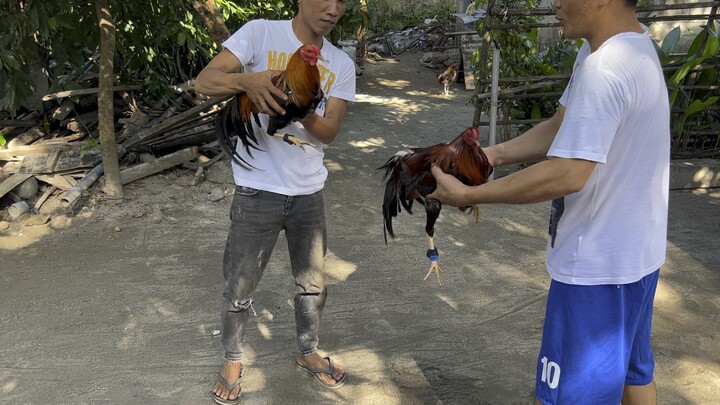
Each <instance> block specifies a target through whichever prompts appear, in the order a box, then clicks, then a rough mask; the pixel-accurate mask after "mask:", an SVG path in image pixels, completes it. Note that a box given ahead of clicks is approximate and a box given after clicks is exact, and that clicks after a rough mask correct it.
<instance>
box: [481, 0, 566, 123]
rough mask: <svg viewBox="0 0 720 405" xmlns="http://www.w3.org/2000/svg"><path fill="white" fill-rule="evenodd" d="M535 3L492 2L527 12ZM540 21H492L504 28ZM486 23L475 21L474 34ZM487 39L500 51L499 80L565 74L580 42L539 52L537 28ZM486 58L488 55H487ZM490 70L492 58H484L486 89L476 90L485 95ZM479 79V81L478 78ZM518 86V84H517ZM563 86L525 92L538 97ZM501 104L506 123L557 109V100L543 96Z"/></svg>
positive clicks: (524, 0) (497, 33)
mask: <svg viewBox="0 0 720 405" xmlns="http://www.w3.org/2000/svg"><path fill="white" fill-rule="evenodd" d="M539 3H540V2H539V1H538V0H506V1H502V2H496V3H495V6H496V7H498V8H512V9H518V8H525V9H531V8H535V7H537V6H538V5H539ZM475 6H476V7H485V6H487V0H477V1H476V2H475ZM539 20H540V18H539V17H537V16H506V17H499V18H498V17H496V18H495V19H494V20H493V21H494V23H504V24H532V23H537V22H538V21H539ZM485 24H486V20H485V19H481V20H479V21H478V32H481V33H482V32H484V30H485ZM490 39H491V41H492V42H493V44H494V45H495V46H496V47H497V48H498V49H499V50H500V58H501V62H500V77H528V76H545V75H558V74H569V73H570V72H572V66H573V63H574V61H575V56H576V55H577V50H578V49H579V45H580V42H570V41H559V42H556V43H554V44H552V45H550V46H549V47H548V48H547V49H545V50H542V51H539V48H538V30H537V28H527V29H497V30H492V31H491V32H490ZM479 54H480V52H479V50H478V51H475V53H474V55H473V62H475V65H476V66H478V65H477V64H478V63H479V62H480V61H479ZM490 55H492V54H491V53H490ZM491 66H492V56H490V57H489V58H488V65H487V67H486V72H487V77H486V78H485V79H486V81H485V83H486V87H485V88H481V89H478V91H479V92H485V91H487V89H488V88H489V79H490V72H491V71H492V69H491ZM479 79H481V78H479ZM518 85H522V84H518ZM562 87H563V85H562V84H559V85H556V86H553V87H550V88H543V89H535V90H528V91H527V93H530V94H532V93H541V92H547V91H552V90H555V91H561V90H562ZM503 104H504V107H505V108H504V111H505V112H506V113H507V114H509V116H506V117H505V118H506V119H529V118H533V119H537V118H542V117H548V116H550V115H552V113H553V112H554V111H555V108H556V107H557V97H553V96H546V97H538V98H519V99H513V100H509V101H507V102H505V103H503ZM489 109H490V105H489V103H484V104H483V105H482V110H483V112H484V113H488V112H489Z"/></svg>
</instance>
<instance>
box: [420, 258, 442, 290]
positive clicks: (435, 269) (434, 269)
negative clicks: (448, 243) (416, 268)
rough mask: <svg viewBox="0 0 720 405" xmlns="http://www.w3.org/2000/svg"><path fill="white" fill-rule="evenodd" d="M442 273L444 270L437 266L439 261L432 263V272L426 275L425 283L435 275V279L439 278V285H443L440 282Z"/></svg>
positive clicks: (429, 271)
mask: <svg viewBox="0 0 720 405" xmlns="http://www.w3.org/2000/svg"><path fill="white" fill-rule="evenodd" d="M441 272H442V269H441V268H440V266H439V265H438V264H437V260H433V261H431V262H430V270H428V272H427V274H425V277H424V278H423V281H425V280H427V279H428V277H430V274H432V273H435V278H437V281H438V284H439V285H442V283H441V282H440V273H441Z"/></svg>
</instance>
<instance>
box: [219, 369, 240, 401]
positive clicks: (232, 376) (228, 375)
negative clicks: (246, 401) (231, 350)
mask: <svg viewBox="0 0 720 405" xmlns="http://www.w3.org/2000/svg"><path fill="white" fill-rule="evenodd" d="M241 373H242V364H240V363H231V362H229V361H226V362H225V364H223V367H222V369H221V370H220V375H221V376H223V378H224V379H225V380H226V381H227V382H228V383H229V384H231V385H232V384H234V383H235V381H237V380H238V379H239V378H240V374H241ZM213 394H215V395H217V396H218V397H220V398H222V399H228V400H231V401H232V400H235V399H237V397H238V396H239V395H240V385H238V386H237V387H235V388H234V389H233V390H232V392H228V391H227V390H226V389H225V387H224V386H223V384H222V383H221V382H220V381H218V382H216V383H215V388H214V389H213Z"/></svg>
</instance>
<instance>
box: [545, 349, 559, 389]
mask: <svg viewBox="0 0 720 405" xmlns="http://www.w3.org/2000/svg"><path fill="white" fill-rule="evenodd" d="M540 362H541V363H542V367H543V369H542V374H541V375H540V381H542V382H544V383H546V384H547V385H548V387H550V388H551V389H555V388H557V386H558V384H559V383H560V366H559V365H558V364H557V363H555V362H554V361H548V358H547V357H543V358H542V359H540Z"/></svg>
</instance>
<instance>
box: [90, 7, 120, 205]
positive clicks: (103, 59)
mask: <svg viewBox="0 0 720 405" xmlns="http://www.w3.org/2000/svg"><path fill="white" fill-rule="evenodd" d="M95 11H96V12H97V16H98V27H99V28H100V78H99V83H98V89H99V91H98V97H97V99H98V127H99V129H100V151H101V153H102V162H103V167H104V168H105V194H107V195H108V197H110V198H118V199H120V198H123V196H124V194H123V189H122V182H121V181H120V163H119V162H118V152H117V141H116V140H115V116H114V114H113V59H114V58H113V57H114V55H115V24H114V23H113V20H112V16H111V15H110V7H109V6H108V0H95Z"/></svg>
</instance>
